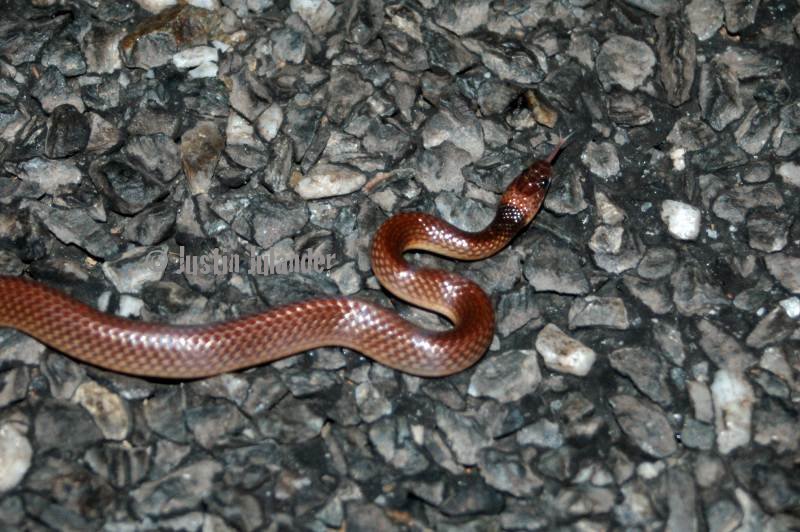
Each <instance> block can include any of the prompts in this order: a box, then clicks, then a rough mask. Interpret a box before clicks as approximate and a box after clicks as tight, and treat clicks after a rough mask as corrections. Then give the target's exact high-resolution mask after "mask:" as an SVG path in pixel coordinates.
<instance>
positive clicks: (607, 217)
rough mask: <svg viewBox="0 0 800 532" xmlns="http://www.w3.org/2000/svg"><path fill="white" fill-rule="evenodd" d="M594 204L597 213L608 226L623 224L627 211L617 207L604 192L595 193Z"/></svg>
mask: <svg viewBox="0 0 800 532" xmlns="http://www.w3.org/2000/svg"><path fill="white" fill-rule="evenodd" d="M594 202H595V205H597V213H598V214H599V215H600V219H601V220H602V221H603V223H604V224H606V225H617V224H621V223H622V222H623V221H624V220H625V211H623V210H622V209H620V208H619V207H617V206H616V205H615V204H614V203H613V202H612V201H611V200H610V199H609V198H608V196H606V195H605V193H603V192H599V191H597V192H595V193H594Z"/></svg>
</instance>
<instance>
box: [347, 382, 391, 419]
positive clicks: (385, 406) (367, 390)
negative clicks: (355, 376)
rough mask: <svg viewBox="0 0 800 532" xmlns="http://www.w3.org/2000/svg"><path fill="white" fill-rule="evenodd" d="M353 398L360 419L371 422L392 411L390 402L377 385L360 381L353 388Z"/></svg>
mask: <svg viewBox="0 0 800 532" xmlns="http://www.w3.org/2000/svg"><path fill="white" fill-rule="evenodd" d="M355 399H356V404H357V405H358V411H359V413H360V414H361V419H363V420H364V421H365V422H367V423H373V422H375V421H377V420H378V419H380V418H381V417H383V416H388V415H389V414H391V413H392V409H393V407H392V403H391V402H390V401H389V399H387V398H386V396H385V395H384V393H383V392H382V391H381V390H380V388H378V387H377V386H375V385H373V384H372V383H370V382H362V383H361V384H359V385H358V386H356V389H355Z"/></svg>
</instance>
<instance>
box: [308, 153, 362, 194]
mask: <svg viewBox="0 0 800 532" xmlns="http://www.w3.org/2000/svg"><path fill="white" fill-rule="evenodd" d="M366 181H367V178H366V176H365V175H364V174H363V173H361V172H359V171H357V170H352V169H350V168H348V167H346V166H341V165H335V164H330V163H322V162H321V163H319V164H317V165H315V166H314V167H313V168H312V169H311V170H309V172H308V173H307V174H306V175H305V176H302V177H300V178H299V179H298V180H297V181H296V182H295V183H293V188H294V190H295V191H296V192H297V193H298V194H299V195H300V197H302V198H304V199H318V198H329V197H331V196H341V195H343V194H350V193H351V192H354V191H356V190H358V189H360V188H361V187H362V186H363V185H364V183H366Z"/></svg>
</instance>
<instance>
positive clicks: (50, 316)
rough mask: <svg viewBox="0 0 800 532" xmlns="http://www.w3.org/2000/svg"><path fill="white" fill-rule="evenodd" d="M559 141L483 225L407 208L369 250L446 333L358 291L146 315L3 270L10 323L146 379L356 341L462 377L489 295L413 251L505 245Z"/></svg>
mask: <svg viewBox="0 0 800 532" xmlns="http://www.w3.org/2000/svg"><path fill="white" fill-rule="evenodd" d="M560 147H561V145H559V146H558V147H557V148H556V149H555V150H554V151H553V153H552V154H551V155H550V156H549V157H548V158H547V159H545V160H540V161H537V162H535V163H534V164H533V165H531V166H530V167H529V168H528V169H527V170H525V171H523V172H522V173H521V174H520V175H519V176H518V177H517V178H516V179H514V181H513V182H512V183H511V184H510V185H509V186H508V188H507V189H506V191H505V193H504V194H503V196H502V198H501V200H500V203H499V206H498V209H497V212H496V215H495V217H494V220H493V221H492V222H491V223H490V224H489V225H488V226H487V227H486V228H485V229H484V230H482V231H478V232H466V231H462V230H460V229H458V228H457V227H454V226H453V225H451V224H449V223H447V222H444V221H443V220H440V219H439V218H436V217H434V216H431V215H428V214H424V213H400V214H397V215H395V216H393V217H391V218H390V219H389V220H387V221H386V222H384V224H383V225H382V226H381V227H380V228H379V229H378V232H377V234H376V235H375V238H374V240H373V244H372V255H371V258H372V268H373V272H374V273H375V276H376V277H377V278H378V280H379V281H380V283H381V284H382V285H383V286H384V287H385V288H386V289H388V290H389V291H390V292H392V293H393V294H394V295H395V296H397V297H399V298H401V299H403V300H405V301H407V302H409V303H412V304H414V305H417V306H420V307H423V308H426V309H429V310H432V311H435V312H438V313H440V314H442V315H444V316H446V317H447V318H449V320H450V321H451V322H452V324H453V327H452V328H450V329H449V330H446V331H429V330H426V329H423V328H421V327H418V326H417V325H414V324H412V323H410V322H408V321H406V320H405V319H403V318H402V317H400V316H399V315H398V314H397V313H396V312H394V311H392V310H390V309H387V308H384V307H381V306H379V305H376V304H374V303H371V302H367V301H362V300H359V299H355V298H349V297H328V298H320V299H311V300H306V301H299V302H296V303H290V304H286V305H282V306H279V307H275V308H271V309H268V310H266V311H265V312H262V313H259V314H255V315H252V316H246V317H242V318H238V319H234V320H230V321H225V322H220V323H212V324H207V325H186V326H184V325H179V326H176V325H169V324H162V323H147V322H142V321H136V320H131V319H124V318H120V317H116V316H112V315H109V314H105V313H102V312H99V311H97V310H95V309H93V308H92V307H90V306H88V305H85V304H83V303H81V302H79V301H78V300H76V299H74V298H72V297H70V296H68V295H66V294H64V293H62V292H60V291H57V290H54V289H52V288H49V287H48V286H46V285H44V284H42V283H39V282H35V281H31V280H27V279H24V278H21V277H9V276H0V326H5V327H11V328H14V329H17V330H19V331H22V332H24V333H26V334H28V335H30V336H32V337H34V338H36V339H37V340H39V341H41V342H42V343H44V344H47V345H48V346H50V347H52V348H54V349H56V350H58V351H61V352H62V353H65V354H67V355H70V356H72V357H73V358H76V359H78V360H81V361H84V362H87V363H89V364H93V365H96V366H99V367H102V368H106V369H109V370H112V371H115V372H120V373H127V374H131V375H139V376H146V377H160V378H175V379H183V378H198V377H207V376H212V375H217V374H220V373H226V372H230V371H233V370H237V369H241V368H246V367H250V366H255V365H259V364H263V363H267V362H271V361H274V360H278V359H281V358H283V357H286V356H289V355H292V354H296V353H300V352H303V351H307V350H309V349H314V348H317V347H323V346H342V347H347V348H350V349H353V350H355V351H358V352H360V353H362V354H364V355H366V356H368V357H370V358H372V359H373V360H375V361H377V362H379V363H381V364H384V365H386V366H389V367H392V368H395V369H398V370H401V371H404V372H407V373H410V374H414V375H419V376H426V377H434V376H444V375H450V374H453V373H457V372H459V371H461V370H463V369H466V368H468V367H470V366H472V365H473V364H474V363H475V362H477V361H478V360H479V359H480V358H481V357H482V356H483V354H484V353H485V352H486V350H487V349H488V347H489V344H490V343H491V340H492V337H493V334H494V312H493V309H492V304H491V301H490V300H489V297H488V296H487V295H486V293H485V292H484V291H483V290H482V289H481V288H480V287H479V286H478V285H476V284H475V283H473V282H472V281H469V280H467V279H465V278H463V277H461V276H458V275H455V274H452V273H448V272H444V271H441V270H435V269H430V268H415V267H413V266H412V265H411V264H409V263H408V262H407V261H406V260H405V258H404V257H403V253H404V252H405V251H408V250H424V251H429V252H433V253H437V254H440V255H444V256H447V257H451V258H456V259H462V260H478V259H482V258H485V257H488V256H491V255H493V254H495V253H497V252H498V251H500V250H501V249H502V248H503V247H505V246H506V244H508V242H509V241H510V240H511V239H512V238H513V237H514V235H515V234H517V233H518V232H519V231H520V230H521V229H522V228H524V227H525V226H526V225H527V224H528V223H529V222H530V221H531V220H532V219H533V217H534V216H535V215H536V213H537V212H538V211H539V209H540V207H541V205H542V202H543V200H544V197H545V194H546V192H547V188H548V185H549V182H550V176H551V170H552V168H551V162H552V160H553V158H554V157H555V155H556V153H557V152H558V150H559V149H560Z"/></svg>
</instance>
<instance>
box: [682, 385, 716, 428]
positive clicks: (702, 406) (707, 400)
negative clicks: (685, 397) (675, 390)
mask: <svg viewBox="0 0 800 532" xmlns="http://www.w3.org/2000/svg"><path fill="white" fill-rule="evenodd" d="M686 387H687V388H688V390H689V398H690V399H691V400H692V406H693V407H694V418H695V419H696V420H698V421H702V422H704V423H711V422H712V421H713V420H714V404H713V402H712V400H711V392H710V391H709V390H708V386H707V385H706V383H704V382H700V381H695V380H690V381H687V382H686Z"/></svg>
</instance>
